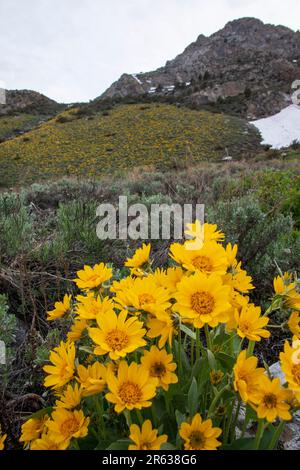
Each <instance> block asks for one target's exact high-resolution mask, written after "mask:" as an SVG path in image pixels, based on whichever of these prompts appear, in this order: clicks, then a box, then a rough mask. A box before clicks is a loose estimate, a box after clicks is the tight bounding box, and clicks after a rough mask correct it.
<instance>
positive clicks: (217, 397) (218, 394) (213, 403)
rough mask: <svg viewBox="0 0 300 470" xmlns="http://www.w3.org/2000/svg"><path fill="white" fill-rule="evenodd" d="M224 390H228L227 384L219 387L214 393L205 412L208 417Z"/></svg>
mask: <svg viewBox="0 0 300 470" xmlns="http://www.w3.org/2000/svg"><path fill="white" fill-rule="evenodd" d="M226 390H229V385H225V387H223V388H221V390H219V392H218V393H217V394H216V396H215V398H214V399H213V401H212V402H211V405H210V407H209V409H208V412H207V416H208V417H210V416H211V415H212V413H213V412H214V411H215V408H216V406H217V403H218V401H219V400H220V398H221V396H222V395H223V393H224V392H225V391H226Z"/></svg>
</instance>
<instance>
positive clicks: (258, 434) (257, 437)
mask: <svg viewBox="0 0 300 470" xmlns="http://www.w3.org/2000/svg"><path fill="white" fill-rule="evenodd" d="M264 430H265V426H264V421H263V420H262V419H260V420H259V421H258V427H257V431H256V434H255V440H254V449H255V450H258V449H259V444H260V441H261V438H262V436H263V433H264Z"/></svg>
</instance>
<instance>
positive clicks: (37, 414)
mask: <svg viewBox="0 0 300 470" xmlns="http://www.w3.org/2000/svg"><path fill="white" fill-rule="evenodd" d="M52 410H53V406H48V407H47V408H43V409H42V410H39V411H36V412H35V413H33V414H32V415H30V416H29V418H28V419H41V418H43V417H44V416H45V415H49V416H50V415H51V413H52Z"/></svg>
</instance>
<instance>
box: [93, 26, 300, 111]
mask: <svg viewBox="0 0 300 470" xmlns="http://www.w3.org/2000/svg"><path fill="white" fill-rule="evenodd" d="M299 78H300V33H299V32H294V31H292V30H291V29H289V28H287V27H285V26H274V25H270V24H264V23H263V22H262V21H261V20H259V19H256V18H241V19H238V20H234V21H230V22H229V23H227V24H226V25H225V26H224V28H223V29H221V30H220V31H218V32H216V33H214V34H212V35H211V36H209V37H206V36H204V35H202V34H200V35H199V36H198V38H197V39H196V41H195V42H193V43H192V44H190V45H189V46H187V47H186V48H185V49H184V51H183V52H182V53H181V54H179V55H178V56H177V57H175V59H172V60H169V61H168V62H166V64H165V66H164V67H161V68H159V69H157V70H155V71H153V72H147V73H142V74H136V75H129V74H123V75H122V76H121V78H120V79H119V80H118V81H117V82H115V83H113V84H112V85H111V87H110V88H109V89H108V90H106V91H105V93H104V94H103V95H102V96H101V97H100V99H104V98H105V99H115V98H118V99H120V98H121V99H124V98H127V97H130V98H131V99H132V98H134V99H138V98H141V97H144V98H145V97H147V99H152V98H155V99H156V100H157V99H158V100H159V99H163V100H169V101H173V102H174V101H175V102H177V103H178V102H180V103H183V104H186V105H191V106H193V107H196V108H201V107H203V106H211V107H214V108H216V110H220V111H224V112H229V113H232V114H239V115H242V116H244V117H248V118H249V119H255V118H260V117H264V116H268V115H270V114H275V113H277V112H279V111H281V109H283V108H284V107H286V106H288V105H289V104H290V96H291V84H292V82H293V81H294V80H296V79H299Z"/></svg>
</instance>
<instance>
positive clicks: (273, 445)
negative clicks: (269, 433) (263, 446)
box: [268, 421, 285, 450]
mask: <svg viewBox="0 0 300 470" xmlns="http://www.w3.org/2000/svg"><path fill="white" fill-rule="evenodd" d="M284 426H285V421H281V422H280V424H279V425H278V426H277V429H276V431H275V432H274V434H273V437H272V439H271V442H270V444H269V447H268V450H274V449H276V447H277V445H278V441H279V438H280V436H281V434H282V431H283V429H284Z"/></svg>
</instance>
